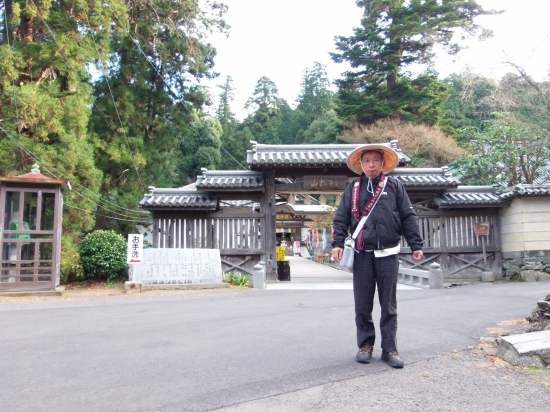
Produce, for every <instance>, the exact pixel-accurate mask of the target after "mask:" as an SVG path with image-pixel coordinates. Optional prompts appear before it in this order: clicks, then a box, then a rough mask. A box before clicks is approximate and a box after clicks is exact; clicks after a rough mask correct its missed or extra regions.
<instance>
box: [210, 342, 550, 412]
mask: <svg viewBox="0 0 550 412" xmlns="http://www.w3.org/2000/svg"><path fill="white" fill-rule="evenodd" d="M374 361H375V362H376V361H377V360H374ZM368 367H369V365H365V369H368ZM259 410H262V411H264V412H276V411H283V410H284V411H286V412H314V411H315V412H319V411H327V412H329V411H330V412H350V411H362V412H363V411H376V412H386V411H388V412H390V411H391V412H400V411H407V412H415V411H461V412H462V411H476V412H478V411H521V410H523V411H529V412H538V411H540V412H547V411H548V410H550V371H548V370H536V371H533V370H529V369H524V368H521V367H514V366H512V365H510V364H508V363H506V362H504V361H502V360H500V359H499V358H497V357H496V356H495V355H494V348H493V347H492V346H491V345H489V344H485V343H480V345H479V346H477V347H473V348H471V349H469V350H467V351H463V352H456V353H453V354H450V355H445V356H440V357H437V358H433V359H429V360H426V361H422V362H417V363H415V364H406V365H405V368H403V369H401V370H393V369H392V370H386V371H382V372H378V373H372V374H365V376H362V377H360V378H356V379H350V380H345V381H341V382H335V383H331V384H328V385H322V386H319V387H314V388H309V389H306V390H303V391H298V392H294V393H289V394H285V395H279V396H275V397H272V398H267V399H261V400H258V401H253V402H248V403H245V404H241V405H235V406H232V407H228V408H223V409H220V410H219V411H224V412H254V411H259Z"/></svg>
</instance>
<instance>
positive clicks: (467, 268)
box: [400, 209, 502, 281]
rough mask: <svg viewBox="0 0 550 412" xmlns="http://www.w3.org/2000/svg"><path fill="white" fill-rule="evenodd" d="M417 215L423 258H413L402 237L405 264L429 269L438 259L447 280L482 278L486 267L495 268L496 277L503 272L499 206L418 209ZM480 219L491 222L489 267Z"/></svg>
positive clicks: (487, 249)
mask: <svg viewBox="0 0 550 412" xmlns="http://www.w3.org/2000/svg"><path fill="white" fill-rule="evenodd" d="M417 216H418V226H419V229H420V234H421V236H422V239H423V240H424V247H423V249H422V250H423V252H424V258H423V259H422V260H421V261H420V262H417V261H415V260H413V259H412V256H411V251H410V249H409V248H408V245H407V243H406V241H405V240H404V239H403V240H402V251H401V254H400V258H401V261H402V264H403V265H404V266H406V267H410V268H415V269H425V270H429V266H430V264H431V263H433V262H437V263H439V264H440V265H441V270H442V272H443V278H444V279H445V280H447V281H453V280H460V281H464V280H479V279H481V272H482V271H484V270H491V271H493V272H494V273H495V277H497V278H498V277H501V276H502V254H501V251H500V226H499V215H498V210H496V209H485V210H471V211H469V210H461V211H433V212H417ZM480 222H488V223H489V224H490V228H491V231H490V234H489V236H487V237H486V239H485V249H486V258H487V268H485V265H484V258H483V250H482V244H481V241H482V240H481V238H480V237H478V236H476V235H475V232H474V224H475V223H480Z"/></svg>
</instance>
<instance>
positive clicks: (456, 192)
mask: <svg viewBox="0 0 550 412" xmlns="http://www.w3.org/2000/svg"><path fill="white" fill-rule="evenodd" d="M434 201H435V203H436V204H437V205H439V206H450V205H456V206H466V205H485V206H486V205H495V206H497V205H500V206H504V205H505V204H508V202H506V201H505V200H503V199H502V198H501V197H500V196H499V195H498V192H497V191H496V189H495V188H494V187H493V186H458V187H457V188H456V189H450V190H447V191H445V192H444V193H441V194H438V195H436V196H435V197H434Z"/></svg>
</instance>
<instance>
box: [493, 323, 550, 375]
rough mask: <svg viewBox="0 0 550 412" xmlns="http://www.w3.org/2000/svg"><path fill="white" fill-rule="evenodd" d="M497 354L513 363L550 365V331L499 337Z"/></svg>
mask: <svg viewBox="0 0 550 412" xmlns="http://www.w3.org/2000/svg"><path fill="white" fill-rule="evenodd" d="M497 345H498V349H497V356H498V357H499V358H501V359H504V360H505V361H506V362H508V363H511V364H512V365H521V366H524V367H529V366H538V367H545V366H548V365H550V331H548V330H545V331H541V332H531V333H522V334H520V335H511V336H504V337H502V338H500V339H497Z"/></svg>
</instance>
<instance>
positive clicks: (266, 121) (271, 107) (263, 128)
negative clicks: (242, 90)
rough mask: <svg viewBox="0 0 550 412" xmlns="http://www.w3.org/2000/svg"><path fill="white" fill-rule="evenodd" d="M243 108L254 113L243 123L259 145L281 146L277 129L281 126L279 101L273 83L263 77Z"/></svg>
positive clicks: (277, 91)
mask: <svg viewBox="0 0 550 412" xmlns="http://www.w3.org/2000/svg"><path fill="white" fill-rule="evenodd" d="M245 108H247V109H253V110H254V112H253V114H252V115H250V116H249V117H248V118H247V119H245V121H244V122H243V126H246V127H248V128H249V130H250V132H252V134H253V135H254V138H255V140H257V141H258V142H259V143H266V144H281V143H282V142H281V139H280V137H279V134H278V130H277V129H278V127H279V125H280V124H281V118H282V114H281V100H280V99H279V89H277V86H276V85H275V83H274V82H273V81H272V80H270V79H268V78H267V77H265V76H263V77H262V78H260V80H258V83H256V87H255V88H254V93H253V94H252V97H250V99H248V100H247V102H246V105H245Z"/></svg>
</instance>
